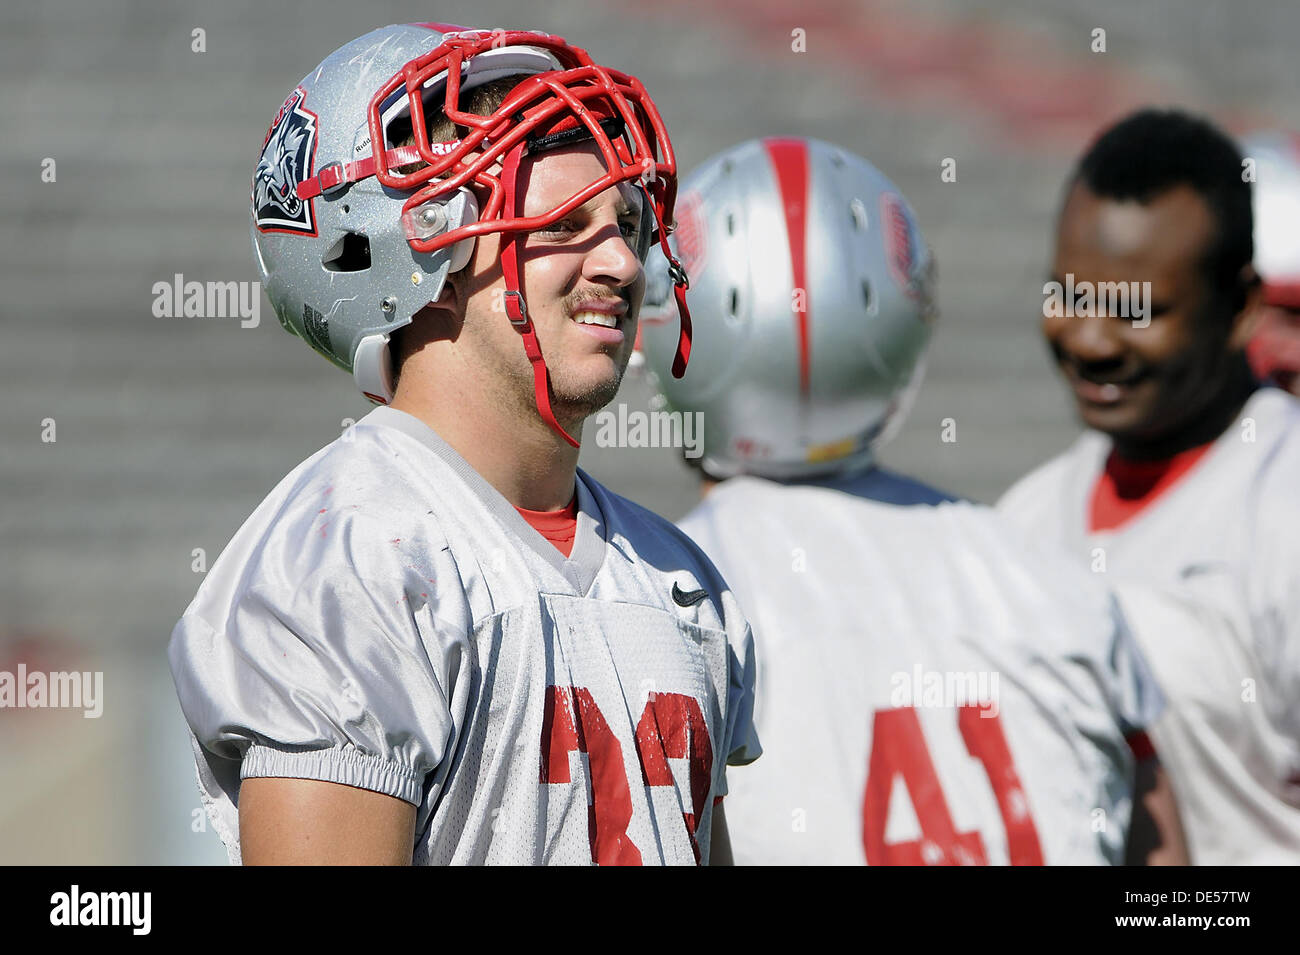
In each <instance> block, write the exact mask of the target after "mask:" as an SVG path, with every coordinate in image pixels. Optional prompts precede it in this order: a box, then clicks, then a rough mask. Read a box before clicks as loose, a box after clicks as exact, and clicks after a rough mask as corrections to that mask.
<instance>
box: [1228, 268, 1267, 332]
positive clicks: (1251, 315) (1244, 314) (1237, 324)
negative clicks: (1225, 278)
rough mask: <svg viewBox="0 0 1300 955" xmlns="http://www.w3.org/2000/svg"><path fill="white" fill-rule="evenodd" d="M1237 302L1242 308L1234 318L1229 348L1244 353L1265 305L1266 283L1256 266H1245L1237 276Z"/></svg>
mask: <svg viewBox="0 0 1300 955" xmlns="http://www.w3.org/2000/svg"><path fill="white" fill-rule="evenodd" d="M1237 283H1238V284H1237V292H1236V296H1237V298H1236V302H1235V303H1234V304H1238V305H1239V306H1240V307H1239V308H1238V310H1237V313H1236V314H1235V315H1233V317H1232V331H1231V333H1230V334H1229V337H1228V346H1229V348H1231V349H1232V350H1233V351H1243V350H1245V348H1246V345H1247V344H1248V343H1249V342H1250V340H1251V338H1253V337H1254V335H1255V329H1256V327H1257V326H1258V325H1259V320H1260V317H1261V315H1262V307H1263V304H1264V283H1263V281H1262V280H1261V279H1260V277H1259V273H1258V272H1256V271H1255V266H1253V265H1245V266H1243V267H1242V269H1241V272H1240V273H1239V274H1238V275H1237Z"/></svg>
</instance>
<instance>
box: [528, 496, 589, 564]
mask: <svg viewBox="0 0 1300 955" xmlns="http://www.w3.org/2000/svg"><path fill="white" fill-rule="evenodd" d="M515 510H516V511H518V512H519V516H520V517H522V518H523V519H524V520H526V521H527V522H528V523H529V525H530V526H531V527H532V528H533V530H535V531H537V533H539V534H541V535H542V536H543V537H545V538H546V539H547V540H548V541H550V542H551V543H552V544H554V545H555V547H556V549H557V550H558V551H559V552H560V553H561V554H563V555H564V556H565V557H566V558H567V557H568V556H569V555H570V554H571V553H573V540H574V538H575V537H576V536H577V530H578V495H577V494H576V493H575V494H574V495H573V499H572V500H570V501H569V505H568V507H564V508H561V509H560V510H558V511H530V510H528V509H527V508H525V507H516V508H515Z"/></svg>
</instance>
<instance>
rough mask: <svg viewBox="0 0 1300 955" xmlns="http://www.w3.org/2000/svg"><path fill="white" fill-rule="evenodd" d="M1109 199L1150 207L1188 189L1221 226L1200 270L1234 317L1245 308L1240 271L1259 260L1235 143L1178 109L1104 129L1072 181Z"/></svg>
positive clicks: (1147, 112) (1149, 112) (1146, 112)
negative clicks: (1167, 194) (1170, 193)
mask: <svg viewBox="0 0 1300 955" xmlns="http://www.w3.org/2000/svg"><path fill="white" fill-rule="evenodd" d="M1070 182H1071V185H1073V184H1074V183H1075V182H1082V183H1083V185H1085V186H1086V187H1087V188H1088V190H1089V191H1090V192H1092V193H1093V194H1094V195H1097V196H1101V197H1102V198H1106V199H1117V200H1120V201H1124V200H1137V201H1138V202H1140V203H1142V204H1144V205H1145V204H1146V203H1148V202H1150V201H1151V200H1153V199H1155V198H1157V197H1158V196H1160V195H1162V194H1163V193H1165V192H1167V191H1168V190H1170V189H1173V188H1176V187H1178V186H1190V187H1191V188H1192V189H1193V190H1195V191H1196V193H1197V194H1198V195H1199V196H1200V197H1201V198H1202V199H1203V200H1204V201H1205V204H1206V205H1207V206H1208V207H1209V210H1210V214H1211V215H1212V216H1213V217H1214V220H1215V224H1216V228H1215V230H1214V235H1213V237H1212V238H1211V240H1210V243H1209V245H1208V247H1207V248H1206V250H1205V258H1204V260H1203V261H1202V266H1203V268H1204V269H1205V270H1206V273H1207V278H1208V280H1209V287H1210V290H1211V292H1212V293H1213V294H1214V295H1215V296H1216V297H1221V298H1220V301H1221V302H1224V303H1226V304H1235V306H1236V307H1235V308H1233V309H1232V314H1236V312H1237V311H1239V310H1240V309H1241V307H1242V306H1243V305H1244V304H1245V289H1244V288H1243V287H1242V285H1241V282H1240V275H1241V270H1242V268H1243V267H1245V266H1246V265H1249V264H1250V262H1251V260H1252V259H1253V258H1254V255H1255V245H1254V239H1253V237H1252V236H1253V232H1254V220H1253V217H1252V214H1251V205H1250V183H1248V182H1247V181H1246V180H1245V178H1244V177H1243V176H1242V156H1241V152H1240V150H1238V148H1237V146H1236V144H1235V143H1234V142H1233V141H1232V140H1231V139H1229V138H1228V136H1227V135H1226V134H1225V133H1224V132H1223V131H1222V130H1220V129H1219V128H1218V127H1217V126H1215V125H1214V124H1212V123H1210V122H1209V121H1207V120H1205V119H1202V118H1201V117H1199V116H1193V115H1191V114H1189V113H1185V112H1182V111H1181V110H1176V109H1150V108H1148V109H1142V110H1138V111H1137V112H1135V113H1132V114H1130V115H1129V116H1126V117H1125V118H1124V119H1122V120H1120V121H1119V122H1117V123H1116V124H1115V125H1113V126H1111V127H1110V128H1109V129H1107V130H1106V131H1105V132H1104V133H1103V134H1102V135H1101V136H1100V137H1099V138H1098V139H1097V140H1096V141H1095V142H1094V143H1093V144H1092V146H1091V147H1090V148H1089V149H1088V151H1087V152H1086V153H1084V155H1083V158H1082V159H1080V160H1079V165H1078V167H1077V168H1076V169H1075V173H1074V176H1073V177H1072V178H1071V180H1070Z"/></svg>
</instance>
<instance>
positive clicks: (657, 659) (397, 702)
mask: <svg viewBox="0 0 1300 955" xmlns="http://www.w3.org/2000/svg"><path fill="white" fill-rule="evenodd" d="M577 494H578V522H577V531H576V537H575V540H574V545H573V550H572V554H571V557H570V558H569V559H567V560H566V559H565V558H564V557H563V555H562V554H560V552H559V551H558V550H556V548H555V547H554V546H553V545H552V544H550V543H549V542H548V541H546V540H545V539H544V538H543V537H542V536H541V535H540V534H538V533H537V532H536V531H535V530H533V528H532V527H530V526H529V525H528V523H527V522H526V521H525V520H524V519H523V518H522V517H521V516H520V515H519V513H518V512H517V511H516V510H515V509H514V508H513V507H512V506H511V505H510V504H509V502H508V501H506V500H505V498H503V497H502V496H501V495H500V494H499V493H498V492H497V491H496V490H495V489H493V488H492V487H491V486H490V485H488V484H487V483H486V482H485V481H484V480H483V479H482V478H481V477H480V476H479V475H478V474H477V473H476V472H475V471H474V470H473V469H472V468H470V467H469V465H468V464H467V463H466V462H465V461H464V459H463V458H461V457H460V456H459V455H458V454H457V453H456V452H455V451H453V450H452V449H451V448H450V447H449V446H448V445H447V444H446V443H445V442H443V441H442V440H441V439H440V438H439V437H438V436H437V435H436V434H435V433H434V432H433V431H432V430H430V429H429V428H428V427H427V426H426V425H424V424H423V423H422V422H421V421H419V420H418V419H417V418H414V417H412V416H410V415H408V414H405V413H404V412H401V411H397V410H394V409H391V408H377V409H375V410H374V411H372V412H371V413H370V414H369V415H367V416H366V417H365V418H364V419H362V420H361V421H360V422H359V423H358V424H356V425H355V427H354V428H353V429H351V430H350V431H349V432H347V433H345V434H344V435H343V436H342V437H340V438H339V439H338V440H336V441H334V442H333V443H332V444H330V445H329V446H327V447H325V448H323V449H322V450H321V451H319V452H317V453H316V454H315V455H313V456H312V457H311V458H309V459H308V460H307V461H305V462H303V463H302V464H301V465H299V466H298V467H297V468H296V469H295V470H294V471H293V472H292V473H290V474H289V475H288V476H287V477H286V478H285V479H284V480H283V481H281V482H280V484H279V485H278V486H277V487H276V488H275V490H274V491H272V492H271V494H270V495H269V496H268V497H267V498H266V500H265V501H263V502H262V504H261V505H260V506H259V507H258V508H257V510H256V511H255V512H254V513H253V514H252V516H251V517H250V518H249V519H248V520H247V522H245V524H244V526H243V527H242V528H240V530H239V531H238V533H237V534H236V535H235V537H234V538H233V539H232V540H231V542H230V544H229V545H228V546H227V547H226V549H225V551H224V552H223V553H222V555H221V557H220V558H219V559H218V560H217V562H216V563H215V564H214V565H213V567H212V569H211V571H210V572H209V573H208V576H207V578H206V579H205V580H204V582H203V585H202V586H201V587H200V589H199V592H198V595H197V596H196V597H195V599H194V601H193V602H192V603H191V604H190V606H189V608H188V609H187V610H186V612H185V615H184V617H183V618H182V619H181V620H180V622H179V623H178V624H177V625H176V628H175V631H174V633H173V635H172V641H171V646H170V650H169V654H170V660H171V667H172V674H173V676H174V678H175V681H176V685H177V689H178V692H179V695H180V701H181V706H182V709H183V710H184V713H185V717H186V719H187V721H188V723H189V725H190V728H191V731H192V735H193V743H194V750H195V754H196V759H197V764H198V776H199V784H200V789H201V792H202V795H203V799H204V802H205V804H206V806H207V809H208V812H209V815H210V817H211V819H212V822H213V824H214V827H215V828H216V830H217V832H218V833H219V834H220V835H221V837H222V839H223V840H224V842H225V843H226V846H227V848H228V850H229V852H230V856H231V860H232V861H234V862H238V861H239V859H240V851H239V826H238V802H239V786H240V781H241V779H246V778H250V777H262V776H279V777H300V778H306V779H315V780H324V781H328V782H335V783H343V784H346V785H350V786H357V787H361V788H364V789H369V790H373V791H375V792H380V793H385V794H387V795H390V796H394V797H396V798H398V799H402V800H405V801H407V802H409V803H411V804H413V805H414V806H416V807H417V815H416V839H415V845H414V852H413V859H412V861H413V862H415V863H417V864H443V863H504V864H534V863H539V864H540V863H552V864H564V863H569V864H591V863H593V862H596V863H600V864H609V863H623V864H639V863H646V864H657V863H686V864H691V863H696V862H702V863H707V862H708V856H709V841H710V835H711V825H712V817H713V807H714V805H715V801H716V800H717V799H719V798H721V796H722V795H724V794H725V793H726V791H727V790H726V775H725V767H726V765H727V764H728V763H731V764H742V763H747V762H750V761H752V760H753V759H755V758H756V757H757V756H758V755H759V753H760V749H759V744H758V740H757V738H756V735H755V732H754V727H753V723H752V709H753V680H754V664H753V659H752V651H751V638H750V633H749V627H748V625H747V623H746V622H745V620H744V618H743V616H742V615H741V613H740V612H739V610H738V607H737V605H736V602H735V601H734V599H733V597H732V595H731V593H730V592H729V591H728V590H727V588H726V585H725V583H724V582H723V580H722V578H721V577H720V576H719V575H718V573H717V572H716V570H715V569H714V567H713V565H712V564H711V563H710V562H709V561H708V559H707V558H706V557H704V555H703V554H702V553H701V552H700V551H699V549H698V548H696V547H695V545H694V544H692V543H691V542H690V541H689V539H687V538H686V537H685V536H684V535H683V534H681V533H680V532H679V531H678V530H677V529H676V528H674V527H673V526H672V525H671V524H669V523H668V522H666V521H664V520H662V519H661V518H659V517H657V516H656V515H654V514H652V513H650V512H649V511H647V510H645V509H643V508H641V507H638V506H637V505H635V504H632V503H631V502H629V501H627V500H625V499H623V498H621V497H619V496H617V495H615V494H612V493H610V492H609V491H607V490H606V489H605V488H603V487H601V486H600V485H599V484H598V483H597V482H596V481H594V480H593V479H592V478H590V477H589V476H587V475H586V474H584V473H583V472H581V471H579V472H578V481H577Z"/></svg>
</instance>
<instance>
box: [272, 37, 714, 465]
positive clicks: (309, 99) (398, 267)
mask: <svg viewBox="0 0 1300 955" xmlns="http://www.w3.org/2000/svg"><path fill="white" fill-rule="evenodd" d="M515 75H523V76H524V77H525V78H524V79H522V80H521V81H520V82H519V83H518V84H517V85H516V86H515V87H514V88H513V89H512V90H511V91H510V92H509V93H508V95H507V96H506V99H505V101H504V102H502V103H501V105H500V106H499V107H498V108H497V109H496V110H495V111H494V112H493V113H492V114H490V115H488V116H478V115H473V114H469V113H464V112H461V111H460V106H459V104H460V102H461V100H460V96H461V95H462V94H463V93H465V92H467V91H469V90H472V89H474V88H475V87H477V86H479V85H482V84H484V83H487V82H490V81H492V80H496V79H501V78H504V77H508V76H515ZM417 103H418V104H420V108H418V109H417V108H414V107H415V104H417ZM426 113H427V114H428V115H429V116H430V117H432V116H434V115H436V114H439V113H441V114H442V115H445V116H446V117H448V118H450V119H452V120H453V121H454V122H455V123H456V124H457V125H458V126H460V127H462V128H465V129H467V130H468V131H467V132H465V133H463V134H462V135H463V136H464V138H463V139H454V140H450V141H443V142H434V141H431V140H430V136H429V128H428V125H427V124H426V121H425V114H426ZM408 136H409V137H410V139H411V140H412V142H411V144H409V145H402V142H403V140H404V139H405V138H406V137H408ZM583 139H590V140H592V141H594V142H595V144H596V145H597V146H598V147H599V149H600V151H601V154H602V157H603V159H604V163H605V167H606V173H605V175H604V176H602V177H600V178H598V179H597V180H595V181H594V182H592V183H591V184H590V185H588V186H587V187H586V188H585V189H583V190H581V191H579V192H578V193H575V194H574V195H573V196H571V197H569V199H567V200H566V201H565V202H563V203H561V204H560V205H558V206H556V207H555V208H554V209H552V210H550V211H549V212H547V213H545V214H543V215H540V216H532V217H528V218H524V217H523V216H522V208H523V204H522V199H521V197H520V196H519V195H517V194H516V191H515V188H514V182H515V173H516V171H517V169H518V166H519V163H520V162H521V161H522V159H523V158H524V157H525V156H529V155H535V154H537V153H539V152H542V151H544V150H546V149H552V148H558V147H561V146H563V145H566V144H569V143H572V142H575V141H579V140H583ZM413 165H414V166H416V167H418V168H416V169H415V170H414V171H411V169H410V167H411V166H413ZM403 170H406V171H403ZM619 182H632V183H634V184H635V185H637V186H638V187H639V188H640V189H641V190H642V191H643V193H644V194H645V196H646V198H647V199H648V200H649V201H648V202H647V203H646V204H645V209H646V213H647V218H649V219H651V220H652V221H651V222H649V226H650V227H648V228H645V229H643V230H642V234H643V236H644V238H645V245H644V246H643V247H642V248H640V249H638V251H639V253H640V254H641V255H642V256H644V254H645V253H646V252H647V251H648V245H649V238H650V236H651V235H652V234H653V236H654V238H655V240H657V241H659V242H660V244H661V245H662V247H663V250H664V252H665V253H667V252H668V245H667V236H666V233H667V229H666V228H664V223H669V222H671V221H672V217H673V205H674V200H675V197H676V191H677V180H676V163H675V160H674V158H673V154H672V145H671V143H670V142H669V140H668V136H667V132H666V130H665V128H664V125H663V122H662V120H661V118H660V116H659V113H658V111H657V110H656V108H655V106H654V103H653V101H651V99H650V97H649V94H647V93H646V91H645V88H644V87H643V86H642V85H641V83H640V82H639V81H637V80H636V78H635V77H631V76H628V75H626V74H624V73H620V72H619V71H617V70H613V69H609V68H606V67H602V66H600V65H598V64H596V63H594V62H593V61H592V60H591V57H590V56H589V55H588V54H587V52H586V51H585V50H583V49H581V48H580V47H576V46H572V45H570V44H568V43H567V42H566V41H565V40H564V39H563V38H561V37H556V36H552V35H550V34H546V33H538V32H533V31H519V30H492V31H487V30H467V29H465V28H462V27H456V26H451V25H448V24H438V23H418V24H406V25H399V26H388V27H383V28H381V29H378V30H375V31H373V32H371V33H368V34H366V35H365V36H363V37H360V38H358V39H356V40H353V41H352V42H351V43H348V44H347V45H345V46H343V47H342V48H341V49H339V50H337V51H336V52H334V53H333V54H331V55H330V56H329V57H327V58H326V59H325V60H324V61H323V62H322V63H321V64H320V66H319V67H318V68H316V69H315V70H313V71H312V72H310V73H308V74H307V76H306V77H305V78H304V79H303V80H302V82H301V83H299V84H298V85H297V86H296V87H295V88H294V90H293V92H292V93H290V94H289V96H288V97H287V98H286V99H285V101H284V103H283V105H282V106H281V107H280V109H279V111H278V113H277V114H276V116H275V119H274V120H273V121H272V123H271V127H270V129H269V130H268V131H267V134H266V139H265V140H264V141H263V143H262V149H261V153H260V156H259V159H258V163H257V170H256V172H255V174H254V176H253V183H252V192H251V201H252V224H251V231H252V238H253V248H254V253H255V255H256V258H257V264H258V268H259V269H260V271H261V275H262V282H263V285H264V288H265V289H266V293H267V296H268V298H269V299H270V301H271V304H272V306H273V307H274V309H275V313H276V316H277V317H278V318H279V320H280V324H281V325H283V326H284V328H285V329H286V330H288V331H290V332H292V333H294V334H296V335H298V336H300V337H301V338H303V339H305V340H306V341H307V342H308V344H310V345H311V346H312V347H313V348H314V349H316V350H317V351H318V352H320V353H321V354H322V355H324V356H325V357H326V358H328V359H329V360H330V361H332V362H333V363H334V364H336V365H338V366H339V367H340V368H343V369H344V370H346V371H350V372H352V374H353V376H354V378H355V380H356V383H357V386H358V387H359V388H360V389H361V391H362V393H364V394H365V395H366V396H367V397H368V398H370V399H371V400H372V401H374V402H378V403H381V404H386V403H387V402H388V401H390V400H391V399H392V395H393V379H394V374H393V372H394V369H393V367H392V362H391V357H390V354H389V336H390V335H391V334H392V333H393V332H394V331H396V330H397V329H399V328H401V327H402V326H404V325H407V324H409V323H410V321H411V319H412V317H413V316H414V315H415V314H416V313H417V312H418V311H419V310H420V309H422V308H423V307H424V306H425V305H427V304H428V303H430V302H433V301H436V300H437V298H438V296H439V295H440V294H441V291H442V288H443V285H444V283H445V282H446V280H447V277H448V275H449V274H451V273H453V272H456V271H458V270H460V269H462V268H464V267H465V266H466V265H467V264H468V262H469V260H470V257H471V255H472V253H473V248H474V242H475V240H476V238H477V237H478V236H480V235H483V234H485V233H488V232H501V233H503V234H504V235H505V236H506V237H507V238H506V240H505V241H504V243H503V246H504V251H503V253H502V262H503V268H504V269H505V274H506V277H507V286H508V290H507V291H506V302H505V305H506V313H507V314H506V315H505V316H503V320H505V319H507V318H508V319H509V321H510V323H511V324H512V325H513V326H514V327H515V329H516V330H517V331H518V332H519V333H520V336H521V338H522V339H523V341H524V347H525V349H526V350H527V351H528V355H529V358H530V360H531V361H532V364H533V368H534V373H535V376H536V378H537V394H538V396H539V398H538V400H539V411H541V413H542V415H543V417H544V418H546V420H547V421H548V422H549V423H551V425H552V427H555V428H556V429H557V430H559V431H560V433H561V434H564V431H563V429H561V428H559V425H558V424H557V423H556V422H555V420H554V417H553V415H552V414H551V409H550V406H549V400H548V399H547V398H546V374H547V372H546V364H545V361H544V360H543V358H542V355H541V352H540V348H539V346H538V344H537V340H536V336H535V334H534V332H533V328H532V326H531V323H530V321H529V319H528V315H527V308H526V305H525V303H524V302H523V297H522V295H521V294H520V292H519V290H518V282H517V276H516V275H515V272H516V271H517V269H516V262H515V258H514V255H515V243H514V242H513V241H512V240H511V238H510V237H511V236H513V234H515V233H517V232H521V231H530V230H534V229H539V228H543V227H545V226H547V225H549V224H551V223H553V222H555V221H556V220H558V219H560V218H562V217H563V216H565V215H568V214H569V213H570V211H571V210H572V209H573V208H575V207H576V206H578V205H580V204H582V203H583V202H586V201H587V200H588V199H590V198H591V197H592V196H595V195H597V194H599V193H600V192H602V191H603V190H604V189H606V188H609V187H610V186H612V185H614V184H615V183H619ZM471 185H474V186H477V187H479V189H480V192H479V195H480V196H483V197H485V204H484V206H483V208H482V209H480V208H479V203H478V201H477V199H476V195H475V192H474V191H471V189H470V188H469V187H470V186H471ZM678 285H679V293H680V290H682V289H684V286H685V279H684V277H682V278H681V280H680V281H679V283H678ZM678 299H679V301H680V303H681V307H682V315H681V318H682V322H681V340H680V342H679V351H680V352H681V356H680V359H679V373H680V370H684V367H685V362H686V358H687V356H688V355H689V351H690V326H689V322H690V318H689V314H688V313H686V311H685V300H684V297H683V296H682V295H681V294H679V295H678ZM564 436H565V438H567V439H568V440H569V441H570V442H572V443H575V444H576V441H574V439H573V438H571V437H570V436H568V435H567V434H565V435H564Z"/></svg>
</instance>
